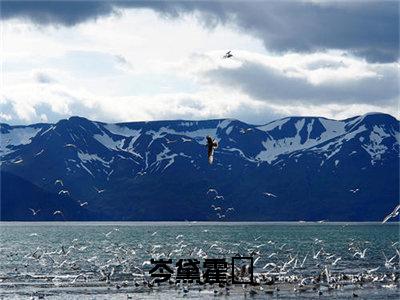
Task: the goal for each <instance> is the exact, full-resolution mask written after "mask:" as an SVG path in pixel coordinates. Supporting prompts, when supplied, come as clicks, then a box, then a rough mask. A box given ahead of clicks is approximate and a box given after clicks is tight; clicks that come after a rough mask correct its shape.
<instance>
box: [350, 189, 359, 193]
mask: <svg viewBox="0 0 400 300" xmlns="http://www.w3.org/2000/svg"><path fill="white" fill-rule="evenodd" d="M359 190H360V189H350V190H349V191H350V192H352V193H353V194H355V193H357V192H358V191H359Z"/></svg>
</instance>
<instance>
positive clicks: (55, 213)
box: [53, 210, 63, 216]
mask: <svg viewBox="0 0 400 300" xmlns="http://www.w3.org/2000/svg"><path fill="white" fill-rule="evenodd" d="M55 215H63V213H62V211H61V210H56V211H54V212H53V216H55Z"/></svg>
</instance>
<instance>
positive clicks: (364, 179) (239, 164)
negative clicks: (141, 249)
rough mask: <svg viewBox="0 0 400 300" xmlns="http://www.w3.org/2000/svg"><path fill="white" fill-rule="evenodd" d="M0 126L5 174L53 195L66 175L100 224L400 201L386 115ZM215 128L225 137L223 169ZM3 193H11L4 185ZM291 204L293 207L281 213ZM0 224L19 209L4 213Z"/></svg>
mask: <svg viewBox="0 0 400 300" xmlns="http://www.w3.org/2000/svg"><path fill="white" fill-rule="evenodd" d="M0 128H1V131H0V132H1V145H0V155H1V169H2V172H7V173H10V174H13V175H14V176H19V177H21V178H22V179H23V180H26V181H29V182H31V183H32V184H34V185H36V186H38V187H40V188H41V189H43V190H44V191H46V192H51V193H57V192H58V190H59V187H57V186H55V185H54V181H56V180H57V179H62V180H63V181H64V183H65V186H66V187H67V188H68V189H69V191H70V194H71V198H72V199H73V200H74V201H88V203H89V205H88V206H87V210H88V214H90V213H92V214H93V216H94V217H93V218H94V219H96V218H100V219H107V220H185V219H193V220H194V219H196V220H232V221H240V220H262V221H276V220H282V221H287V220H317V219H330V220H332V221H334V220H341V221H342V220H343V221H351V220H356V221H357V220H379V218H378V216H381V215H383V214H384V213H386V212H387V210H389V209H390V207H391V206H393V207H394V205H395V204H396V203H397V202H398V198H399V197H398V195H399V188H398V184H397V183H398V178H399V172H398V168H396V166H398V164H399V121H398V120H397V119H396V118H394V117H393V116H391V115H387V114H382V113H370V114H365V115H362V116H356V117H352V118H348V119H345V120H332V119H327V118H322V117H287V118H282V119H279V120H276V121H272V122H269V123H267V124H264V125H252V124H247V123H245V122H242V121H239V120H236V119H213V120H198V121H191V120H173V121H168V120H166V121H149V122H122V123H104V122H97V121H91V120H89V119H86V118H83V117H77V116H73V117H70V118H68V119H64V120H60V121H59V122H57V123H54V124H48V123H38V124H33V125H26V126H9V125H7V124H0ZM206 135H211V136H213V137H215V138H216V139H217V140H218V141H219V148H218V149H216V152H215V163H214V164H213V165H208V163H207V154H206V148H205V137H206ZM339 175H340V176H341V178H337V176H339ZM357 177H360V178H357ZM372 179H373V180H372ZM371 180H372V181H371ZM335 187H336V188H337V189H339V191H337V190H336V189H335ZM209 188H217V190H218V191H219V193H221V194H222V195H223V196H224V201H225V202H223V203H220V204H221V205H222V204H223V209H225V210H226V209H227V208H228V207H234V208H235V212H234V213H233V212H232V211H231V210H230V211H229V213H226V214H225V217H223V218H220V217H219V216H221V215H223V214H222V213H220V215H219V216H218V215H217V213H218V212H216V211H212V209H211V205H214V206H216V205H217V204H218V203H215V202H216V201H215V200H214V199H210V197H208V196H207V190H208V189H209ZM356 188H359V192H357V194H355V195H351V192H350V191H349V190H350V189H356ZM99 189H104V191H103V192H101V193H99V192H98V190H99ZM263 192H271V193H273V194H276V195H277V197H276V198H274V197H267V198H266V197H265V196H263ZM328 193H333V195H335V197H340V199H339V200H336V201H338V202H339V203H341V202H343V205H344V211H340V210H338V207H329V205H328V204H329V201H333V200H332V195H329V194H328ZM381 195H384V196H383V197H381ZM296 196H298V197H300V198H301V199H300V200H299V199H296ZM2 197H12V195H9V194H6V193H3V191H2ZM379 198H381V199H380V200H379V203H378V202H377V201H378V200H376V199H379ZM185 199H186V200H185ZM396 199H397V200H396ZM375 202H377V203H375ZM362 203H364V204H368V205H369V206H370V207H365V208H361V211H366V212H367V215H365V218H362V217H360V216H359V215H357V214H356V215H354V214H353V213H350V212H354V207H353V206H354V205H356V207H357V209H360V205H361V206H362ZM287 205H289V206H290V205H291V206H293V205H294V206H293V208H291V209H289V210H287V211H285V210H282V207H285V206H287ZM352 205H353V206H352ZM371 208H374V209H375V210H376V209H378V211H377V212H373V211H371ZM181 209H184V210H185V211H186V212H185V213H183V212H181V211H180V210H181ZM296 210H297V212H296ZM24 214H26V212H21V216H20V217H19V219H21V220H23V219H24V218H25V217H26V216H25V215H24ZM100 216H101V217H100ZM88 218H89V219H90V218H91V217H90V216H89V217H88ZM382 218H383V217H382ZM1 219H2V220H3V219H9V216H7V215H6V213H5V214H3V212H2V215H1Z"/></svg>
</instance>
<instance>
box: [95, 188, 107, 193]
mask: <svg viewBox="0 0 400 300" xmlns="http://www.w3.org/2000/svg"><path fill="white" fill-rule="evenodd" d="M93 188H94V189H95V190H96V192H97V193H99V194H101V193H103V192H105V191H106V190H105V189H98V188H97V187H95V186H94V187H93Z"/></svg>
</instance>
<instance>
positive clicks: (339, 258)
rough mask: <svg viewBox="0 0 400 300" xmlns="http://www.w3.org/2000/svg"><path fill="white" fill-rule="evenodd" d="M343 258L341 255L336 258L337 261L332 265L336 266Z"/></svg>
mask: <svg viewBox="0 0 400 300" xmlns="http://www.w3.org/2000/svg"><path fill="white" fill-rule="evenodd" d="M341 259H342V258H341V257H338V258H336V259H335V261H334V262H333V263H332V266H336V265H337V263H338V261H339V260H341Z"/></svg>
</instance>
